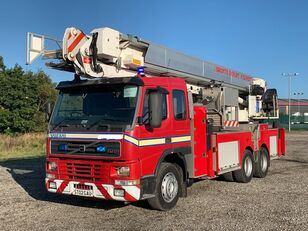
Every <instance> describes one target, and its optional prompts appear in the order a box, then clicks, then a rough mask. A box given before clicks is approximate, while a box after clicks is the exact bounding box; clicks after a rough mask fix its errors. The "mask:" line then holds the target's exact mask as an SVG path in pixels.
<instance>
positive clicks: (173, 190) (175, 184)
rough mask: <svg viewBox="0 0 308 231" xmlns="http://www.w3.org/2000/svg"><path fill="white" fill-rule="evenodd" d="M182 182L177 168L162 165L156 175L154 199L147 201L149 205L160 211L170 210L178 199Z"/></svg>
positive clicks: (169, 164)
mask: <svg viewBox="0 0 308 231" xmlns="http://www.w3.org/2000/svg"><path fill="white" fill-rule="evenodd" d="M182 181H183V176H182V174H181V172H180V169H179V168H178V167H177V166H175V165H174V164H171V163H162V164H161V166H160V168H159V171H158V174H157V181H156V186H155V197H153V198H149V199H148V203H149V205H150V206H151V207H152V208H153V209H157V210H161V211H165V210H169V209H172V208H173V207H174V206H175V205H176V203H177V201H178V199H179V195H180V190H181V184H182Z"/></svg>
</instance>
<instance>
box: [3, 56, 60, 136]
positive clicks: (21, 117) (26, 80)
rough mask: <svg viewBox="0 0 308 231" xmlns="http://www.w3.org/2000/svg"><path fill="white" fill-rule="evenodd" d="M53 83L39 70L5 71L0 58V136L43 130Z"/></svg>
mask: <svg viewBox="0 0 308 231" xmlns="http://www.w3.org/2000/svg"><path fill="white" fill-rule="evenodd" d="M57 94H58V93H57V90H56V89H55V84H54V83H53V82H52V80H51V79H50V78H49V76H48V75H46V74H45V73H44V72H43V71H41V70H40V71H37V72H36V73H34V72H32V71H24V70H23V68H22V67H21V66H20V65H18V64H16V65H15V66H14V67H12V68H6V66H5V65H4V61H3V57H1V56H0V133H3V134H9V135H16V134H22V133H27V132H41V131H45V130H46V128H47V122H46V115H45V108H46V106H47V104H48V102H50V103H51V105H54V102H55V100H56V96H57Z"/></svg>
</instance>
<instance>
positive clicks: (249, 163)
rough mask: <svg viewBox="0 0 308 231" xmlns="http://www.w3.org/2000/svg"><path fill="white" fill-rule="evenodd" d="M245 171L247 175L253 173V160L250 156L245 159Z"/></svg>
mask: <svg viewBox="0 0 308 231" xmlns="http://www.w3.org/2000/svg"><path fill="white" fill-rule="evenodd" d="M244 171H245V175H246V176H247V177H249V176H250V175H251V173H252V160H251V159H250V158H246V159H245V161H244Z"/></svg>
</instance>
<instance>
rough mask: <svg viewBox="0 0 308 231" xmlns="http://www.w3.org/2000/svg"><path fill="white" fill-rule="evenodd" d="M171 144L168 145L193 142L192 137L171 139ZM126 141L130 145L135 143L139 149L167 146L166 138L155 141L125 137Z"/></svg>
mask: <svg viewBox="0 0 308 231" xmlns="http://www.w3.org/2000/svg"><path fill="white" fill-rule="evenodd" d="M170 138H171V142H168V143H178V142H187V141H191V136H176V137H170ZM124 139H125V140H126V141H128V142H130V143H133V144H135V145H137V146H139V147H143V146H151V145H160V144H166V138H155V139H143V140H142V139H141V140H138V139H136V138H134V137H131V136H128V135H125V136H124Z"/></svg>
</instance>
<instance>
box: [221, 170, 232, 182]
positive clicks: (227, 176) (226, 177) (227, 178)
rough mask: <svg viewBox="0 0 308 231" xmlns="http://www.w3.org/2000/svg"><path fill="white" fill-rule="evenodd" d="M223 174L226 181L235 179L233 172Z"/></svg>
mask: <svg viewBox="0 0 308 231" xmlns="http://www.w3.org/2000/svg"><path fill="white" fill-rule="evenodd" d="M222 176H223V178H224V180H225V181H228V182H233V181H234V179H233V174H232V172H227V173H224V174H222Z"/></svg>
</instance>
